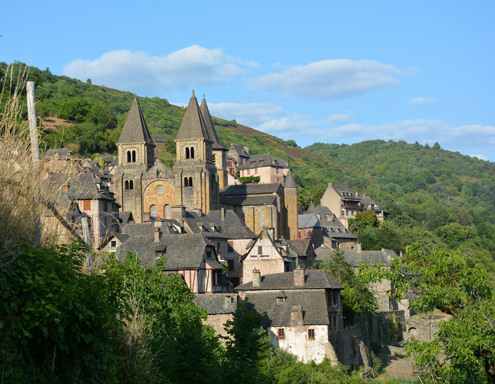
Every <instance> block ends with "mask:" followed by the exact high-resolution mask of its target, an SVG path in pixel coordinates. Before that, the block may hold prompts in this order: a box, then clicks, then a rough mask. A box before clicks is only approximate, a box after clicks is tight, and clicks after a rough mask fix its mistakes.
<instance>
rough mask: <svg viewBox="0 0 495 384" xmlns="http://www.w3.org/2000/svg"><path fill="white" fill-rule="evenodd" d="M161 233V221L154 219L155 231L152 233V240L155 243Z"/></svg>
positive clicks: (157, 241)
mask: <svg viewBox="0 0 495 384" xmlns="http://www.w3.org/2000/svg"><path fill="white" fill-rule="evenodd" d="M161 234H162V222H161V221H155V232H154V233H153V241H154V242H155V243H159V242H160V237H161Z"/></svg>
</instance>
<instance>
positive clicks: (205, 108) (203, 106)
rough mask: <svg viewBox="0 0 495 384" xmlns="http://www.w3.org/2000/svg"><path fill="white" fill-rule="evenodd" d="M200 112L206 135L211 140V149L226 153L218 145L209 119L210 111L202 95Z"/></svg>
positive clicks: (215, 133)
mask: <svg viewBox="0 0 495 384" xmlns="http://www.w3.org/2000/svg"><path fill="white" fill-rule="evenodd" d="M200 110H201V114H202V115H203V119H204V120H205V123H206V128H207V130H208V135H209V136H210V139H211V140H213V144H212V148H213V149H221V150H225V151H226V150H227V149H226V148H225V147H224V146H223V145H222V144H220V141H219V140H218V136H217V132H216V130H215V126H214V125H213V121H212V119H211V115H210V111H209V109H208V105H207V104H206V100H205V97H204V95H203V100H202V101H201V107H200Z"/></svg>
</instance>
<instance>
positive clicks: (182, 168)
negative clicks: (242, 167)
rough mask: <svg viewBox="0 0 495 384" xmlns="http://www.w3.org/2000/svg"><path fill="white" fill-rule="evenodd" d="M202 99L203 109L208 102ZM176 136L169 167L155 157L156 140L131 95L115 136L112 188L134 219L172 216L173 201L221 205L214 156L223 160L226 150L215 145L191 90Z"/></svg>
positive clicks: (194, 206) (204, 208)
mask: <svg viewBox="0 0 495 384" xmlns="http://www.w3.org/2000/svg"><path fill="white" fill-rule="evenodd" d="M203 101H204V100H203ZM203 104H204V107H203V108H204V109H205V113H206V112H207V106H206V102H205V101H204V103H203ZM208 116H209V113H208ZM210 120H211V118H210ZM175 142H176V148H177V149H176V151H177V160H176V163H175V165H174V167H173V168H172V169H169V168H167V167H166V166H165V165H163V164H162V163H161V162H160V161H156V160H155V154H154V149H155V144H154V142H153V140H152V138H151V135H150V133H149V130H148V127H147V125H146V121H145V120H144V116H143V113H142V111H141V108H140V106H139V103H138V101H137V100H136V99H135V100H134V101H133V103H132V105H131V108H130V110H129V114H128V117H127V120H126V122H125V125H124V128H123V129H122V133H121V135H120V138H119V140H118V142H117V147H118V165H117V167H116V169H115V173H114V178H113V188H114V193H115V197H116V200H117V203H118V204H119V205H120V206H121V211H123V212H127V211H128V212H132V215H133V218H134V220H135V221H136V223H141V222H143V221H146V220H148V219H149V218H162V217H163V218H167V219H171V218H173V207H177V206H184V207H185V208H186V209H189V210H199V211H202V212H204V213H208V212H209V211H210V210H212V209H218V207H219V198H218V194H219V180H218V172H220V174H221V175H223V174H224V173H225V172H226V169H225V168H223V169H220V170H218V169H217V167H216V165H215V162H216V163H217V165H218V166H223V165H225V164H226V162H225V160H224V159H225V156H224V154H225V150H224V149H222V148H220V147H219V143H218V139H217V138H216V135H215V136H214V137H213V138H212V134H211V133H210V129H209V128H208V126H207V123H206V121H205V119H204V117H203V115H202V113H201V110H200V107H199V105H198V102H197V100H196V97H195V96H194V92H193V95H192V96H191V99H190V101H189V105H188V106H187V109H186V112H185V114H184V118H183V120H182V123H181V126H180V129H179V132H178V133H177V138H176V139H175ZM214 147H215V148H214ZM214 152H215V154H216V157H215V159H214V157H213V154H214ZM222 177H223V176H222Z"/></svg>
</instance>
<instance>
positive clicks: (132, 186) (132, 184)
mask: <svg viewBox="0 0 495 384" xmlns="http://www.w3.org/2000/svg"><path fill="white" fill-rule="evenodd" d="M129 189H134V180H131V181H129Z"/></svg>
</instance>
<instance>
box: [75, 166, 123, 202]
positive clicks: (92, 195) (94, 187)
mask: <svg viewBox="0 0 495 384" xmlns="http://www.w3.org/2000/svg"><path fill="white" fill-rule="evenodd" d="M98 184H100V185H99V186H98ZM68 196H69V198H71V199H73V200H94V199H99V200H109V201H113V200H115V199H114V197H113V194H112V193H110V192H109V191H108V190H106V189H105V188H104V187H103V185H102V180H100V178H99V177H98V176H96V175H95V174H93V173H92V172H81V173H80V174H79V175H77V176H76V177H74V178H71V179H70V180H69V190H68Z"/></svg>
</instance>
